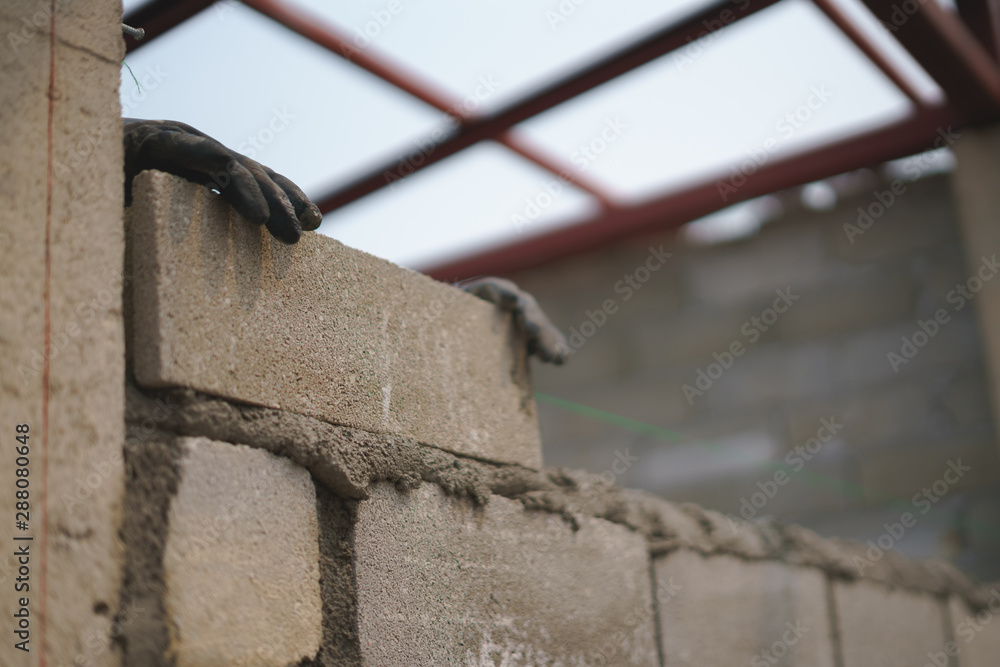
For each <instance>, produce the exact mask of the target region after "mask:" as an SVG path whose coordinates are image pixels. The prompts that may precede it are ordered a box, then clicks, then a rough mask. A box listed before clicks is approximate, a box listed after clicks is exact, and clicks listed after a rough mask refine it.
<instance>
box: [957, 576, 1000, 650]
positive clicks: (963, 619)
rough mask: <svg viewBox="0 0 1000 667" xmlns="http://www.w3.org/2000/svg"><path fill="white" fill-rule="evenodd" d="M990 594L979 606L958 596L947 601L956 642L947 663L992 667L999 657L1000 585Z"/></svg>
mask: <svg viewBox="0 0 1000 667" xmlns="http://www.w3.org/2000/svg"><path fill="white" fill-rule="evenodd" d="M989 598H990V599H989V601H988V603H987V606H986V608H984V609H979V610H974V609H971V608H970V607H969V605H967V604H966V603H965V602H964V601H962V600H960V599H958V598H955V597H953V598H951V599H950V600H949V601H948V616H949V621H950V623H951V638H950V639H951V641H953V642H955V645H954V650H953V651H951V652H950V653H946V655H947V656H948V658H949V659H950V662H948V663H947V664H948V665H955V664H958V665H961V667H992V666H993V665H995V664H997V661H998V660H1000V657H998V656H1000V586H994V587H993V588H992V589H991V590H990V591H989ZM946 648H947V647H946Z"/></svg>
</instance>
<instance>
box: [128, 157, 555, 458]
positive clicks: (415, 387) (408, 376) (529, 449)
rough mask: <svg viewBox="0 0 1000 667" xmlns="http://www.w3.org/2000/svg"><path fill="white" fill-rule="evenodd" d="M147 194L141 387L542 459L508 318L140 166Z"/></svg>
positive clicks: (141, 192)
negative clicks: (263, 223)
mask: <svg viewBox="0 0 1000 667" xmlns="http://www.w3.org/2000/svg"><path fill="white" fill-rule="evenodd" d="M134 193H135V200H134V204H133V205H132V206H131V207H130V208H129V211H128V213H127V225H128V228H129V250H128V254H129V261H128V266H129V267H130V269H131V274H132V283H131V291H130V295H131V296H130V307H131V309H132V311H131V317H132V320H133V322H132V331H131V334H130V335H131V338H130V348H129V349H130V357H131V359H132V361H133V363H134V368H135V374H136V378H137V380H138V381H139V383H140V384H141V385H143V386H147V387H170V386H185V387H190V388H193V389H197V390H199V391H204V392H207V393H211V394H215V395H218V396H224V397H227V398H230V399H233V400H238V401H242V402H247V403H254V404H258V405H266V406H270V407H275V408H283V409H286V410H289V411H292V412H297V413H301V414H305V415H309V416H313V417H317V418H319V419H322V420H324V421H328V422H331V423H338V424H344V425H347V426H353V427H356V428H361V429H364V430H367V431H371V432H374V433H388V434H396V435H405V436H407V437H412V438H414V439H416V440H418V441H420V442H423V443H426V444H430V445H433V446H437V447H441V448H443V449H446V450H449V451H453V452H456V453H459V454H463V455H467V456H472V457H476V458H481V459H486V460H491V461H497V462H502V463H519V464H521V465H524V466H526V467H530V468H538V467H540V465H541V445H540V440H539V435H538V424H537V418H536V409H535V403H534V399H533V397H532V395H531V389H530V381H529V378H528V368H527V359H526V349H525V345H524V341H523V339H522V338H521V337H520V334H517V333H516V332H515V329H514V327H513V326H512V324H511V320H510V317H509V316H508V315H506V314H503V313H501V312H500V311H499V310H498V309H495V308H493V307H492V306H490V305H488V304H487V303H485V302H483V301H481V300H480V299H477V298H475V297H473V296H471V295H468V294H465V293H464V292H461V290H457V289H455V288H453V287H451V286H449V285H445V284H443V283H439V282H436V281H434V280H431V279H430V278H428V277H426V276H423V275H421V274H418V273H415V272H413V271H409V270H407V269H403V268H400V267H398V266H395V265H393V264H391V263H389V262H387V261H385V260H381V259H378V258H376V257H373V256H371V255H368V254H366V253H363V252H361V251H358V250H354V249H352V248H348V247H346V246H344V245H343V244H341V243H339V242H338V241H335V240H333V239H331V238H328V237H325V236H322V235H319V234H315V233H309V232H307V233H305V234H304V235H303V237H302V240H301V241H299V243H297V244H295V245H293V246H283V245H281V244H279V243H276V242H274V241H273V240H272V239H271V238H270V237H269V236H268V235H267V233H266V232H265V231H263V230H262V229H260V228H257V227H253V226H252V225H248V224H246V223H245V222H244V221H243V220H241V219H240V218H239V217H238V216H236V214H235V213H233V212H232V211H231V210H230V208H229V207H228V205H226V204H225V203H224V202H223V201H222V200H221V198H219V197H216V196H215V195H213V194H212V193H211V192H210V191H209V190H208V189H207V188H203V187H200V186H196V185H193V184H191V183H188V182H186V181H183V180H181V179H179V178H176V177H173V176H169V175H167V174H162V173H160V172H145V173H143V174H140V175H139V176H138V177H137V178H136V179H135V181H134Z"/></svg>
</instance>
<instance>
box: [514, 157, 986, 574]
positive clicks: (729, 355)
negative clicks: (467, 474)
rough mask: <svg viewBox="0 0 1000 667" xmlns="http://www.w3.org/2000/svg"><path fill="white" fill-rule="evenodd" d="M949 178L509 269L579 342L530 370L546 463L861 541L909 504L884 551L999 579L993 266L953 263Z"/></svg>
mask: <svg viewBox="0 0 1000 667" xmlns="http://www.w3.org/2000/svg"><path fill="white" fill-rule="evenodd" d="M950 181H951V177H949V176H948V175H932V176H929V177H927V178H923V179H920V180H914V181H911V180H909V178H906V177H904V178H902V179H900V180H898V181H896V191H895V192H893V190H892V187H893V186H892V184H893V181H891V180H889V179H886V178H883V179H879V180H877V181H876V180H874V179H873V180H872V182H870V183H869V184H868V186H867V187H862V188H859V189H858V190H859V191H858V192H857V193H856V194H854V195H852V196H850V197H842V198H841V199H840V201H839V202H837V205H836V207H835V208H833V209H832V210H827V211H814V210H810V209H807V208H805V207H803V206H801V205H796V203H795V202H793V203H792V205H790V206H789V205H788V203H789V199H790V198H787V197H786V198H785V204H786V206H785V211H784V214H783V215H782V216H781V217H779V218H778V219H776V220H774V221H772V222H770V223H767V224H765V225H764V226H763V227H762V228H761V230H760V231H759V233H757V234H755V235H753V236H750V237H748V238H744V239H740V240H735V241H730V242H724V243H719V244H715V245H708V246H689V245H686V244H685V243H684V242H683V241H682V240H681V239H680V238H678V237H675V236H674V235H672V234H670V235H663V236H660V237H649V238H646V239H639V240H635V241H630V242H625V243H620V244H618V245H616V246H614V247H611V248H608V249H606V250H605V251H603V252H601V253H596V254H591V255H587V256H580V257H576V258H572V259H568V260H564V261H561V262H557V263H553V264H551V265H548V266H545V267H541V268H537V269H534V270H530V271H524V272H521V273H520V274H516V275H514V276H512V277H513V279H514V280H515V281H517V282H518V283H519V284H521V285H522V286H523V287H524V288H526V289H528V290H529V291H532V292H533V293H534V294H535V295H536V297H538V299H539V301H540V302H541V303H542V304H543V305H544V307H545V308H546V310H547V311H548V312H549V313H550V315H551V316H552V318H553V320H554V321H555V322H556V323H557V324H558V325H559V326H561V327H562V328H563V329H564V330H565V331H567V332H568V333H569V334H570V336H571V340H572V342H573V343H574V346H576V347H578V348H579V349H578V351H577V352H576V353H575V355H574V357H573V358H572V360H571V362H570V364H569V365H568V366H566V367H564V368H558V369H550V368H538V369H537V370H536V375H535V382H536V389H537V391H539V392H541V393H542V394H543V396H542V397H541V400H540V402H539V405H540V420H541V426H542V441H543V443H544V452H545V459H546V462H547V463H548V464H550V465H567V466H574V467H584V468H586V469H588V470H590V471H592V472H595V473H602V474H604V476H605V477H606V478H608V479H613V480H614V481H616V482H617V483H619V484H621V485H623V486H627V487H639V488H642V489H645V490H648V491H652V492H655V493H657V494H661V495H664V496H666V497H667V498H669V499H671V500H677V501H693V502H697V503H699V504H702V505H704V506H706V507H710V508H714V509H718V510H720V511H723V512H727V513H731V514H733V515H735V516H739V517H741V518H756V517H760V516H764V515H777V516H779V517H782V518H783V519H787V520H790V521H795V522H798V523H803V524H806V525H809V526H811V527H813V528H816V529H818V530H819V531H820V532H823V533H825V534H829V535H838V536H846V537H853V538H858V539H862V540H867V539H877V538H878V537H879V536H880V535H882V534H883V533H885V531H886V529H885V527H884V524H885V523H886V522H889V523H890V524H891V523H892V522H893V521H897V520H898V518H899V516H900V514H901V512H904V511H907V510H911V511H912V510H915V511H916V516H917V517H918V519H919V520H918V521H917V522H916V525H915V526H913V527H911V528H910V529H908V531H907V532H906V534H905V535H904V536H902V537H901V538H899V539H894V542H897V544H895V546H896V547H897V548H899V549H901V550H903V551H904V552H905V553H908V554H909V555H912V556H918V557H927V556H943V557H948V558H953V559H955V560H956V561H957V562H958V563H960V564H961V565H962V566H964V567H968V568H971V569H973V570H974V571H977V572H979V573H980V574H982V575H983V576H984V577H992V578H995V577H997V576H1000V569H997V568H998V565H997V563H998V562H1000V559H998V558H997V556H998V555H1000V525H997V524H998V523H1000V521H998V520H996V519H995V518H991V517H995V516H996V515H997V512H996V510H997V509H998V508H1000V493H998V489H1000V486H998V484H1000V449H998V447H997V442H996V429H995V427H994V417H993V415H992V411H991V407H990V406H991V401H990V390H989V378H988V367H987V365H986V361H985V356H984V345H983V338H982V336H981V334H980V327H979V326H978V324H977V310H978V309H979V308H980V304H979V303H978V302H977V298H979V297H980V294H981V293H980V292H975V293H974V292H973V291H972V290H973V289H975V288H976V287H977V286H978V283H977V282H976V278H979V279H980V280H983V279H985V283H988V282H989V280H990V279H991V278H992V275H993V273H995V270H994V269H993V268H992V264H991V262H992V259H991V257H990V256H989V255H988V254H987V255H986V256H985V260H986V261H985V262H984V261H983V260H982V259H981V258H980V259H978V260H977V261H975V262H974V261H973V259H975V258H972V257H970V258H969V259H968V260H967V258H966V254H967V250H969V249H967V248H965V247H964V246H963V240H962V239H963V234H962V233H961V232H960V226H959V222H958V213H957V211H956V206H955V204H954V201H953V196H952V183H951V182H950ZM863 214H867V215H863ZM663 253H670V254H671V257H669V258H668V259H666V260H665V261H663V262H662V266H660V267H658V268H656V269H654V270H652V271H646V270H645V269H644V268H643V267H647V268H648V267H650V266H655V265H656V262H655V261H654V260H652V259H651V258H656V257H660V256H662V255H663ZM970 279H972V282H971V284H970V282H969V281H970ZM998 284H1000V281H998ZM960 286H961V289H959V287H960ZM963 290H968V291H967V292H963ZM980 301H984V302H985V300H984V299H980ZM921 322H923V323H924V324H923V326H921ZM904 339H905V341H904ZM911 345H912V347H911ZM545 395H549V396H551V397H553V398H547V397H546V396H545ZM604 413H610V414H604ZM623 418H624V419H623ZM959 460H960V462H961V466H963V469H962V473H961V474H958V473H956V472H954V470H952V469H951V468H949V461H951V462H956V461H959ZM964 468H968V470H965V469H964ZM949 470H952V471H951V472H949ZM776 475H777V477H776ZM946 476H947V477H946ZM935 483H937V484H936V486H935ZM924 489H927V490H928V494H927V495H926V496H922V497H920V498H917V499H916V500H915V496H916V495H917V494H921V493H923V490H924ZM924 510H926V511H924Z"/></svg>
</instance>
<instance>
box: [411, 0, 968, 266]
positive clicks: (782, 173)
mask: <svg viewBox="0 0 1000 667" xmlns="http://www.w3.org/2000/svg"><path fill="white" fill-rule="evenodd" d="M929 1H933V0H929ZM955 121H956V118H955V115H954V113H953V112H952V111H951V110H950V109H949V108H947V107H931V108H927V109H925V110H924V111H922V112H921V113H918V114H916V115H914V116H911V117H910V118H908V119H906V120H903V121H901V122H898V123H895V124H893V125H890V126H888V127H883V128H879V129H876V130H872V131H869V132H865V133H864V134H860V135H857V136H854V137H850V138H848V139H843V140H841V141H837V142H834V143H831V144H828V145H826V146H823V147H821V148H818V149H814V150H810V151H808V152H805V153H802V154H798V155H793V156H790V157H787V158H783V159H781V160H777V161H775V162H772V163H765V164H764V165H763V166H761V167H760V168H759V169H758V170H757V171H756V172H755V173H754V174H753V175H750V176H748V177H747V180H746V182H745V183H743V184H742V185H740V186H739V187H738V188H737V189H736V191H735V192H731V193H729V195H728V196H727V198H726V200H725V201H723V199H722V195H721V194H720V189H719V183H720V182H727V181H728V180H729V177H730V174H731V172H728V171H727V172H722V173H721V174H720V175H719V177H718V179H706V180H704V181H702V182H700V183H699V184H698V185H695V186H693V187H690V188H687V189H685V190H682V191H679V192H672V193H669V194H666V195H663V196H661V197H658V198H655V199H653V200H651V201H648V202H646V203H643V204H640V205H638V206H634V207H630V208H627V209H619V210H615V211H610V212H605V213H598V214H596V215H594V216H592V217H591V218H589V219H587V220H584V221H582V222H581V223H579V224H575V225H573V226H571V227H563V228H560V229H556V230H554V231H551V232H547V233H544V234H539V235H536V236H533V237H530V238H528V239H525V240H523V241H520V242H517V243H512V244H509V245H506V246H501V247H497V248H492V249H490V250H488V251H485V252H482V253H479V254H476V255H472V256H466V257H462V258H461V259H457V260H455V261H452V262H447V263H442V264H439V265H437V266H434V267H432V268H431V269H430V270H429V271H425V273H427V274H428V275H430V276H432V277H434V278H437V279H438V280H444V281H449V282H451V281H455V280H461V279H464V278H470V277H473V276H482V275H509V274H511V273H513V272H515V271H519V270H522V269H527V268H532V267H535V266H540V265H542V264H546V263H548V262H552V261H554V260H558V259H561V258H564V257H568V256H571V255H575V254H578V253H582V252H587V251H591V250H595V249H598V248H601V247H604V246H606V245H607V244H608V243H610V242H613V241H616V240H620V239H622V238H627V237H633V236H642V235H644V234H649V233H652V232H654V231H663V230H667V229H671V228H676V227H679V226H680V225H683V224H685V223H687V222H690V221H692V220H696V219H698V218H700V217H702V216H705V215H708V214H710V213H714V212H715V211H718V210H721V209H723V208H725V207H727V206H731V205H733V204H736V203H738V202H741V201H746V200H748V199H752V198H754V197H760V196H762V195H765V194H769V193H772V192H775V191H777V190H783V189H785V188H790V187H794V186H797V185H803V184H805V183H810V182H812V181H816V180H820V179H823V178H827V177H830V176H834V175H836V174H841V173H844V172H848V171H853V170H855V169H860V168H862V167H868V166H871V165H875V164H880V163H882V162H885V161H887V160H894V159H898V158H901V157H905V156H907V155H913V154H914V153H918V152H920V151H922V150H925V149H927V148H930V147H931V146H932V144H933V143H934V141H935V138H937V137H939V136H942V134H943V133H945V134H946V132H947V130H948V129H950V126H951V125H952V124H954V123H955Z"/></svg>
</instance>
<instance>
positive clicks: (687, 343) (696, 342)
mask: <svg viewBox="0 0 1000 667" xmlns="http://www.w3.org/2000/svg"><path fill="white" fill-rule="evenodd" d="M755 305H756V304H753V305H747V304H745V303H743V304H738V305H735V306H732V307H730V308H725V309H723V308H706V307H696V308H688V309H685V310H682V311H681V312H679V313H676V314H673V313H670V314H666V315H661V314H659V313H658V312H656V311H652V312H649V311H647V313H648V315H647V316H646V317H639V315H643V314H646V313H637V314H636V316H635V324H634V328H633V331H632V333H631V336H630V339H631V341H632V345H634V347H635V355H636V357H637V358H638V359H640V360H642V363H643V365H644V366H646V367H650V366H655V367H663V366H673V365H677V364H683V365H685V366H686V365H689V364H698V363H702V362H705V363H707V362H711V361H714V358H713V356H712V355H713V354H724V353H728V351H729V349H730V347H731V346H732V344H733V343H734V342H739V343H741V344H743V346H744V348H746V347H747V343H748V340H747V338H746V337H745V336H743V334H741V333H740V329H741V328H742V326H743V325H744V324H745V323H746V322H747V321H748V320H749V319H750V317H752V316H753V315H759V314H760V310H759V309H758V310H756V311H755V310H754V306H755ZM760 343H761V341H758V343H757V344H758V345H759V344H760ZM751 349H752V348H751ZM743 358H745V357H741V358H740V359H738V360H737V363H739V361H741V360H742V359H743Z"/></svg>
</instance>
